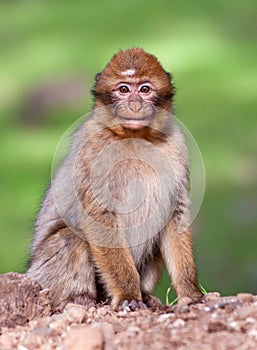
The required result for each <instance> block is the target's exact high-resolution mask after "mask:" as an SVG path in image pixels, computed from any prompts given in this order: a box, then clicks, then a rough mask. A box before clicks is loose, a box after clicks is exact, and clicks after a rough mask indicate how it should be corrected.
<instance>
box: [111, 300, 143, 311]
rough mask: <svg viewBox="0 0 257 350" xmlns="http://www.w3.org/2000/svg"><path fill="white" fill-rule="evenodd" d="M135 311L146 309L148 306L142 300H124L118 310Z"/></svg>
mask: <svg viewBox="0 0 257 350" xmlns="http://www.w3.org/2000/svg"><path fill="white" fill-rule="evenodd" d="M127 309H129V310H130V311H135V310H146V309H147V307H146V305H145V304H144V303H143V302H142V301H136V300H130V301H128V300H124V301H123V302H122V303H121V304H120V306H118V308H117V310H118V311H121V310H127Z"/></svg>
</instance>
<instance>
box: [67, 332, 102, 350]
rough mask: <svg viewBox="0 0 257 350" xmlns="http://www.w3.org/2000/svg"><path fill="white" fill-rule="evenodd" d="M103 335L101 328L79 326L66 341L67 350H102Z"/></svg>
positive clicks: (69, 333) (70, 333)
mask: <svg viewBox="0 0 257 350" xmlns="http://www.w3.org/2000/svg"><path fill="white" fill-rule="evenodd" d="M102 348H103V335H102V332H101V330H100V329H99V328H96V327H92V326H79V327H76V328H72V329H71V330H70V331H69V332H68V334H67V336H66V339H65V341H64V349H65V350H85V349H87V350H101V349H102Z"/></svg>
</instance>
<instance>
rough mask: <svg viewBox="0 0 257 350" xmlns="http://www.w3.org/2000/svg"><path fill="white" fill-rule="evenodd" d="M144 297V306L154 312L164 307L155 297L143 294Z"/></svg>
mask: <svg viewBox="0 0 257 350" xmlns="http://www.w3.org/2000/svg"><path fill="white" fill-rule="evenodd" d="M142 297H143V302H144V304H145V305H146V306H147V307H148V308H149V309H151V310H152V311H156V310H157V309H159V308H160V307H161V305H162V303H161V301H160V299H158V298H156V297H154V296H153V295H150V294H147V293H142Z"/></svg>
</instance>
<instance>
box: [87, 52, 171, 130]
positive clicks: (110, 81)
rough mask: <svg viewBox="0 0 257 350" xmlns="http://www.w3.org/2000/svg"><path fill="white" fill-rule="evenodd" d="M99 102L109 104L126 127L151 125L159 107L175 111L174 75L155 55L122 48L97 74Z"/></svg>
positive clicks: (113, 113)
mask: <svg viewBox="0 0 257 350" xmlns="http://www.w3.org/2000/svg"><path fill="white" fill-rule="evenodd" d="M93 95H94V96H95V106H96V107H103V106H108V108H109V109H110V108H111V114H112V116H114V117H115V118H116V119H117V122H118V123H119V124H120V125H121V126H122V127H123V128H126V129H130V130H139V129H142V128H145V127H147V126H150V125H151V123H152V121H153V119H154V117H155V114H156V110H157V109H158V110H160V109H162V110H165V111H166V112H171V103H172V97H173V95H174V88H173V86H172V84H171V76H170V74H169V73H167V72H165V70H164V69H163V68H162V66H161V65H160V63H159V62H158V60H157V59H156V57H155V56H153V55H150V54H148V53H146V52H145V51H143V50H142V49H139V48H132V49H129V50H126V51H119V52H118V53H117V54H116V55H115V56H114V57H113V58H112V59H111V61H110V62H109V63H108V65H107V66H106V67H105V69H104V70H103V71H102V72H101V73H99V74H97V76H96V82H95V87H94V89H93Z"/></svg>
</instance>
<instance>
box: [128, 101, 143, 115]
mask: <svg viewBox="0 0 257 350" xmlns="http://www.w3.org/2000/svg"><path fill="white" fill-rule="evenodd" d="M128 107H129V109H130V110H131V111H132V112H133V113H138V112H139V111H140V109H141V108H142V106H141V103H140V102H138V101H131V102H129V104H128Z"/></svg>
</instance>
